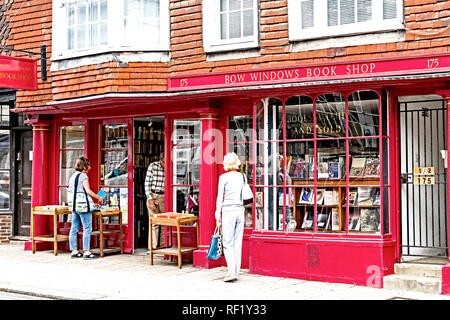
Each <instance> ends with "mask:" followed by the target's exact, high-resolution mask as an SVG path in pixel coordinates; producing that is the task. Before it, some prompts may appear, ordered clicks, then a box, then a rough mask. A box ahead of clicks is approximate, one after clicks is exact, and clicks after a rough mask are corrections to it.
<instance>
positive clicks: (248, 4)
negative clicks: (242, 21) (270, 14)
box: [243, 0, 253, 9]
mask: <svg viewBox="0 0 450 320" xmlns="http://www.w3.org/2000/svg"><path fill="white" fill-rule="evenodd" d="M243 7H244V9H249V8H253V0H244V1H243Z"/></svg>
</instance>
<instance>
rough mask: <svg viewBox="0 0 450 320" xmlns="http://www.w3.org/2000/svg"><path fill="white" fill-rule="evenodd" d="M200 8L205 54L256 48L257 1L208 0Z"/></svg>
mask: <svg viewBox="0 0 450 320" xmlns="http://www.w3.org/2000/svg"><path fill="white" fill-rule="evenodd" d="M202 5H203V39H204V47H205V51H206V52H214V51H225V50H234V49H247V48H253V47H257V46H258V2H257V0H211V1H203V3H202Z"/></svg>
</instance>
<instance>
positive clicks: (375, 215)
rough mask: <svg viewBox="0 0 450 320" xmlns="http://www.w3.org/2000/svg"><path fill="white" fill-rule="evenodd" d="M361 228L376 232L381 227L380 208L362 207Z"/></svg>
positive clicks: (363, 230)
mask: <svg viewBox="0 0 450 320" xmlns="http://www.w3.org/2000/svg"><path fill="white" fill-rule="evenodd" d="M359 219H360V228H361V229H360V230H361V231H362V232H374V231H375V232H376V231H379V228H380V211H379V210H378V209H361V215H360V218H359Z"/></svg>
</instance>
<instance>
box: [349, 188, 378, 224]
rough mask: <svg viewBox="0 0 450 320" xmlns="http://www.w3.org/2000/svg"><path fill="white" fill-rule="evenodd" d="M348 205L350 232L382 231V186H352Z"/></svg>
mask: <svg viewBox="0 0 450 320" xmlns="http://www.w3.org/2000/svg"><path fill="white" fill-rule="evenodd" d="M348 205H349V224H348V230H349V232H352V231H360V232H380V188H377V187H357V188H350V189H349V201H348Z"/></svg>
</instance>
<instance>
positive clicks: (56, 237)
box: [31, 205, 72, 256]
mask: <svg viewBox="0 0 450 320" xmlns="http://www.w3.org/2000/svg"><path fill="white" fill-rule="evenodd" d="M71 213H72V212H70V210H69V208H68V207H65V206H53V205H49V206H38V207H34V208H33V210H32V211H31V225H32V231H31V250H32V252H33V253H35V252H36V240H37V241H47V242H53V251H54V253H55V256H56V255H58V242H62V241H69V236H68V235H62V234H58V216H60V215H65V214H71ZM36 215H44V216H52V217H53V234H47V235H38V236H37V235H36V230H35V226H36V223H35V222H36V221H35V216H36Z"/></svg>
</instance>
